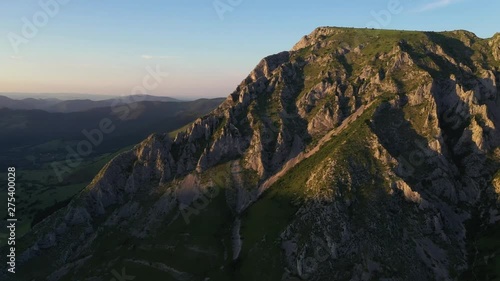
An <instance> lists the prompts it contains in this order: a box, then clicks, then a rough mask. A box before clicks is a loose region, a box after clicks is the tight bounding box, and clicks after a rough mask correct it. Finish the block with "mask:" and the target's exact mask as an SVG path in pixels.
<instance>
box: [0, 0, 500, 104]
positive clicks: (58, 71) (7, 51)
mask: <svg viewBox="0 0 500 281" xmlns="http://www.w3.org/2000/svg"><path fill="white" fill-rule="evenodd" d="M56 1H57V2H56ZM40 3H48V4H46V5H45V6H47V5H49V6H47V7H52V8H51V9H49V10H47V8H43V7H42V6H43V5H42V4H40ZM54 3H56V4H54ZM50 5H52V6H50ZM54 5H56V6H57V7H56V6H54ZM499 10H500V2H498V1H497V2H495V1H486V0H479V1H472V0H416V1H412V0H376V1H369V0H354V1H349V2H345V1H333V2H332V1H326V0H320V1H315V3H311V2H310V3H303V2H302V1H284V0H279V1H272V2H269V1H264V0H256V1H249V0H206V1H198V2H197V3H193V2H190V1H173V0H168V1H161V0H152V1H148V2H147V4H146V3H144V2H139V1H131V0H121V1H119V0H110V1H81V0H41V1H34V0H29V1H2V2H0V18H2V24H1V25H0V34H2V36H1V37H0V64H1V65H2V68H1V70H0V92H22V93H91V94H106V95H128V94H137V92H134V89H136V87H137V86H139V85H142V84H144V82H143V81H144V79H145V77H146V76H148V75H150V74H149V73H150V71H148V70H147V67H150V68H157V67H159V69H161V72H162V73H168V76H165V77H162V79H161V81H159V83H149V84H153V85H152V87H148V88H151V89H152V90H148V94H153V95H162V96H173V97H182V96H184V97H221V96H227V94H229V93H230V92H231V91H233V90H234V88H235V87H236V86H237V85H238V84H239V83H240V82H241V81H242V80H243V79H244V78H245V77H246V76H247V75H248V73H249V72H250V71H251V70H252V69H253V68H254V66H255V65H256V64H257V63H258V62H259V61H260V59H262V58H263V57H265V56H267V55H270V54H273V53H277V52H280V51H284V50H288V49H290V48H291V47H292V46H293V45H294V44H295V43H296V42H297V41H298V40H299V39H300V38H301V37H302V36H303V35H306V34H309V33H310V32H311V31H312V30H314V29H315V28H316V27H318V26H343V27H360V28H364V27H380V28H384V29H404V30H433V31H442V30H456V29H466V30H469V31H472V32H474V33H476V35H478V36H479V37H483V38H487V37H491V36H493V34H495V33H496V32H500V27H499V25H498V11H499ZM46 11H49V12H50V13H49V12H46ZM43 14H45V15H46V18H44V17H43ZM465 14H466V15H467V16H464V15H465ZM34 19H35V20H34ZM36 20H38V23H37V22H36ZM27 22H28V24H27ZM457 23H458V24H457ZM29 24H32V25H34V27H35V28H34V30H31V33H26V34H28V35H29V36H25V35H26V34H24V33H23V29H26V26H27V25H29ZM24 31H25V30H24ZM16 36H17V37H16ZM13 42H14V43H13ZM153 86H154V87H153Z"/></svg>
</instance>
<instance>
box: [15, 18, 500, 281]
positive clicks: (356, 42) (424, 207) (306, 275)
mask: <svg viewBox="0 0 500 281" xmlns="http://www.w3.org/2000/svg"><path fill="white" fill-rule="evenodd" d="M499 90H500V34H497V35H495V36H494V37H493V38H489V39H481V38H478V37H477V36H475V35H474V34H473V33H470V32H467V31H462V30H460V31H453V32H439V33H436V32H416V31H393V30H371V29H351V28H333V27H322V28H318V29H316V30H315V31H313V32H312V33H311V34H310V35H307V36H305V37H304V38H303V39H302V40H300V42H298V43H297V44H296V45H295V46H294V47H293V49H292V50H291V51H286V52H282V53H279V54H276V55H272V56H269V57H266V58H264V59H263V60H262V61H261V62H260V63H259V64H258V65H257V66H256V68H255V69H254V70H253V71H252V72H251V73H250V74H249V75H248V77H247V78H246V79H245V80H244V81H243V82H242V83H241V84H240V85H239V86H238V87H237V88H236V90H235V91H234V92H233V93H231V94H230V95H229V96H228V98H227V99H226V100H225V101H224V103H222V104H221V105H220V106H219V107H218V108H217V109H215V110H214V111H212V112H211V113H210V114H209V115H207V116H205V117H203V118H200V119H198V120H197V121H196V122H194V124H192V125H191V126H190V127H189V128H188V129H187V130H186V131H185V132H180V133H179V134H177V136H176V137H175V138H174V139H171V138H170V137H169V136H168V135H167V134H153V135H151V136H149V137H148V138H147V139H146V140H144V141H143V142H142V143H140V144H139V145H137V146H135V147H134V148H133V149H131V150H130V151H128V152H124V153H122V154H120V155H119V156H117V157H115V158H114V159H113V160H111V161H110V162H109V163H108V164H107V165H106V166H105V167H104V168H103V169H102V170H101V171H100V172H99V173H98V174H97V175H96V177H95V178H94V180H93V181H92V183H91V184H90V185H88V186H87V187H86V189H85V190H84V191H83V192H81V193H80V194H79V195H78V196H77V197H76V198H75V199H74V200H73V201H72V202H71V203H69V205H68V206H67V207H66V208H64V209H61V210H59V211H58V212H56V213H55V214H53V215H52V216H50V217H48V218H47V219H45V220H44V221H42V222H41V223H39V224H38V225H36V226H35V228H34V229H33V230H32V231H31V232H30V233H29V234H28V235H26V236H24V237H23V238H22V239H19V241H20V243H22V245H19V246H18V253H19V254H18V261H17V262H18V264H17V266H18V270H19V273H17V275H16V278H18V279H16V280H112V279H113V278H115V280H116V278H121V279H124V278H127V279H126V280H132V279H136V280H152V281H154V280H218V281H219V280H286V281H289V280H325V281H326V280H423V281H425V280H494V279H495V278H498V277H499V276H500V273H499V272H498V264H499V263H500V252H499V250H500V247H499V239H498V237H499V236H498V235H499V234H500V227H499V221H500V215H499V214H500V199H499V193H500V172H499V167H500V149H499V144H500V135H499V134H500V132H499V131H498V128H500V127H499V126H500V104H499V101H498V96H499ZM19 278H21V279H19Z"/></svg>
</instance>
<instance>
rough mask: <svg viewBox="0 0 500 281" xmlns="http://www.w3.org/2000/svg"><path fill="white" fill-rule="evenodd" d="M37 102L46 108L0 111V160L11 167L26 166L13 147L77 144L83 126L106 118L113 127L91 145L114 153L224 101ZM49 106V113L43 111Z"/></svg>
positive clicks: (61, 153)
mask: <svg viewBox="0 0 500 281" xmlns="http://www.w3.org/2000/svg"><path fill="white" fill-rule="evenodd" d="M147 98H148V99H154V98H156V97H147ZM158 99H161V98H158ZM23 101H24V102H25V103H26V104H25V107H28V108H29V106H28V103H29V102H30V100H23ZM23 101H21V102H23ZM36 101H37V102H38V106H39V107H42V106H43V105H44V104H45V105H47V106H46V107H45V111H44V110H39V109H29V110H27V109H12V107H14V106H15V104H13V105H12V104H11V105H9V106H10V107H11V108H3V109H0V154H1V156H0V163H3V162H4V161H8V162H9V163H10V165H13V164H17V165H23V164H26V163H24V162H25V161H26V159H23V157H19V156H21V155H19V153H20V152H19V150H18V149H16V148H19V147H25V149H23V151H27V150H30V147H33V146H35V147H36V146H38V145H41V144H44V143H47V142H51V141H54V140H64V142H65V143H73V144H76V143H77V142H78V141H79V140H81V139H84V136H83V135H82V131H83V130H88V131H90V130H92V129H96V128H99V124H100V122H101V120H103V119H105V118H107V119H109V120H111V121H112V122H113V125H115V127H116V130H115V131H114V132H113V133H112V134H109V135H107V136H106V138H105V139H104V142H103V143H102V144H101V145H99V147H96V148H95V152H99V153H101V152H102V153H104V152H112V151H115V150H117V149H120V148H122V147H125V146H128V145H132V144H135V143H136V142H139V141H140V140H142V139H143V138H145V137H147V136H148V135H149V134H151V133H154V132H170V131H172V130H175V129H178V128H180V127H182V126H184V125H186V124H188V123H190V122H192V121H194V120H195V119H196V118H197V117H200V116H203V115H205V114H208V113H209V112H210V111H211V110H213V109H214V108H215V107H217V106H218V105H219V104H220V103H222V101H223V99H201V100H196V101H191V102H161V101H142V102H135V103H129V104H122V105H121V106H117V107H111V106H110V104H111V103H112V101H111V100H106V101H100V102H93V101H89V100H87V101H66V102H60V103H57V104H52V105H50V106H48V104H49V103H50V101H49V100H36ZM4 105H5V104H4ZM18 105H19V104H18ZM32 105H33V104H32ZM19 107H21V105H19ZM14 108H15V107H14ZM47 109H50V111H52V112H47V111H48V110H47ZM85 109H87V110H85ZM65 153H67V152H65V151H64V146H62V147H59V148H58V149H57V151H53V152H52V153H51V157H52V158H53V160H55V159H58V158H62V157H64V155H65ZM11 154H12V155H11ZM30 154H32V153H30ZM16 155H17V157H16Z"/></svg>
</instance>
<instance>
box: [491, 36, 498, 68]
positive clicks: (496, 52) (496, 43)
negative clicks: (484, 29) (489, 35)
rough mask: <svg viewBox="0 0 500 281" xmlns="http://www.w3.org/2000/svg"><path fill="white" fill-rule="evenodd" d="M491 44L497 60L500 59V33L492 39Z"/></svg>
mask: <svg viewBox="0 0 500 281" xmlns="http://www.w3.org/2000/svg"><path fill="white" fill-rule="evenodd" d="M490 46H491V49H492V52H493V57H494V58H495V59H496V60H497V61H500V33H497V34H495V36H494V37H493V39H491V41H490Z"/></svg>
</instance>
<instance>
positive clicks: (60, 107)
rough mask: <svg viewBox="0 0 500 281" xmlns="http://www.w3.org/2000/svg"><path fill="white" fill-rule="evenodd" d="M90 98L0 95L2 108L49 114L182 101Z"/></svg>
mask: <svg viewBox="0 0 500 281" xmlns="http://www.w3.org/2000/svg"><path fill="white" fill-rule="evenodd" d="M92 97H93V96H89V97H88V98H86V99H74V100H62V99H59V98H25V99H13V98H10V97H7V96H1V95H0V108H10V109H24V110H32V109H37V110H44V111H47V112H59V113H68V112H79V111H86V110H91V109H95V108H100V107H109V106H118V105H120V104H129V103H134V102H143V101H159V102H179V101H180V100H178V99H174V98H171V97H159V96H151V95H131V96H123V97H116V98H111V99H104V100H94V99H91V98H92Z"/></svg>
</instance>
